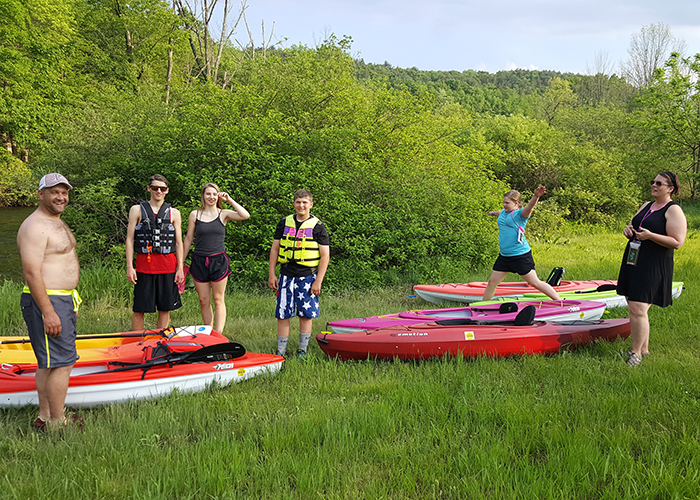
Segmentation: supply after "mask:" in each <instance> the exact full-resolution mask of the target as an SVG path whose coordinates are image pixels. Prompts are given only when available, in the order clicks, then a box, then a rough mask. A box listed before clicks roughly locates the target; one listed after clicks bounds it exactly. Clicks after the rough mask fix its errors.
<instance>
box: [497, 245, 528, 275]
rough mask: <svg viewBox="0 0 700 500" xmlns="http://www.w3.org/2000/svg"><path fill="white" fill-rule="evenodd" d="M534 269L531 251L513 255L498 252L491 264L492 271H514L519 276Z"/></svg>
mask: <svg viewBox="0 0 700 500" xmlns="http://www.w3.org/2000/svg"><path fill="white" fill-rule="evenodd" d="M533 269H535V261H534V260H533V258H532V251H529V252H528V253H524V254H522V255H515V256H513V257H504V256H503V255H501V254H498V258H497V259H496V262H495V263H494V265H493V270H494V271H499V272H502V273H515V274H519V275H520V276H525V275H526V274H527V273H529V272H530V271H532V270H533Z"/></svg>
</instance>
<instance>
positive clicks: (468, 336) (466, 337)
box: [464, 332, 474, 340]
mask: <svg viewBox="0 0 700 500" xmlns="http://www.w3.org/2000/svg"><path fill="white" fill-rule="evenodd" d="M464 340H474V332H464Z"/></svg>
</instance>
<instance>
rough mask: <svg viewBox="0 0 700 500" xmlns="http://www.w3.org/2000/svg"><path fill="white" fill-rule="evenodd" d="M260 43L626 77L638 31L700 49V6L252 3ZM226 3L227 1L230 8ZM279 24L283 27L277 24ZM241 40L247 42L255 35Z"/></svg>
mask: <svg viewBox="0 0 700 500" xmlns="http://www.w3.org/2000/svg"><path fill="white" fill-rule="evenodd" d="M246 1H247V5H248V7H247V9H246V19H247V21H248V26H249V28H250V31H251V34H252V36H253V39H254V40H255V43H256V45H257V46H260V45H261V42H262V40H263V36H262V25H263V23H264V27H265V38H266V39H267V38H269V37H270V33H271V30H273V29H274V31H272V43H275V42H282V46H283V47H290V46H292V45H306V46H308V47H315V46H316V45H318V43H320V42H322V41H323V40H324V39H325V38H326V37H327V36H328V35H329V34H334V35H335V36H336V37H338V38H342V37H343V36H345V35H347V36H349V37H352V40H353V42H352V46H351V50H350V53H351V55H352V56H353V57H355V58H357V59H363V60H364V61H365V62H367V63H375V64H383V63H385V62H388V63H389V64H391V65H392V66H394V67H401V68H412V67H416V68H418V69H420V70H443V71H449V70H457V71H464V70H468V69H474V70H483V71H488V72H490V73H495V72H497V71H500V70H511V69H516V68H525V69H539V70H554V71H559V72H574V73H584V74H585V73H588V72H589V71H590V70H592V69H594V68H595V67H596V64H595V63H596V60H598V61H600V60H601V59H602V60H603V61H605V62H606V63H607V64H606V66H609V67H610V68H611V71H610V73H612V72H618V73H619V71H618V70H619V63H620V62H622V61H624V60H626V59H627V57H628V55H627V49H628V47H629V45H630V40H631V37H632V35H633V34H634V33H639V32H640V31H641V29H642V27H644V26H648V25H650V24H657V23H663V24H666V25H667V26H668V27H669V28H670V30H671V33H672V34H673V35H674V37H676V38H678V39H683V40H684V41H685V43H686V47H687V50H686V53H692V54H695V53H696V52H700V2H698V1H697V0H585V1H582V0H481V1H476V0H422V1H418V0H246ZM220 3H223V2H220ZM273 24H274V25H273ZM236 38H238V39H239V40H240V41H247V35H246V33H245V29H243V30H241V29H239V30H238V32H237V34H236Z"/></svg>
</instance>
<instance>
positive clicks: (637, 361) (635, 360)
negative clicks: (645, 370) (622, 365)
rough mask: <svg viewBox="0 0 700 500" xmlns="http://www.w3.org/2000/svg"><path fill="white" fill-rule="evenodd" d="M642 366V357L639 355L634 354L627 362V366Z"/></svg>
mask: <svg viewBox="0 0 700 500" xmlns="http://www.w3.org/2000/svg"><path fill="white" fill-rule="evenodd" d="M641 364H642V357H641V356H640V355H639V354H635V353H632V355H631V356H630V357H629V359H628V360H627V366H639V365H641Z"/></svg>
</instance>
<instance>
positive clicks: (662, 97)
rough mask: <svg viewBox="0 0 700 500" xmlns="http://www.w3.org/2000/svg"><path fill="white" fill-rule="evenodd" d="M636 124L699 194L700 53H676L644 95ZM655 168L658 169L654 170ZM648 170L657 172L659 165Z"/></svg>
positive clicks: (694, 192)
mask: <svg viewBox="0 0 700 500" xmlns="http://www.w3.org/2000/svg"><path fill="white" fill-rule="evenodd" d="M640 103H641V104H642V108H641V109H640V111H639V113H638V114H637V117H636V118H637V119H636V124H637V126H638V128H639V130H640V131H641V133H642V135H643V137H645V138H647V139H648V140H649V141H651V146H652V147H653V148H655V149H656V152H657V154H658V155H659V156H660V157H661V158H662V159H663V160H664V163H666V165H667V166H668V168H669V169H670V170H680V171H681V172H683V173H684V174H685V175H684V177H685V179H686V181H687V182H688V185H689V186H690V193H691V196H692V197H693V198H697V196H698V183H699V182H700V53H699V54H696V55H695V56H694V57H692V58H690V57H687V58H682V57H681V56H680V54H678V53H673V54H672V55H671V58H670V59H669V60H668V61H667V62H666V64H665V66H664V67H663V68H658V69H657V70H656V71H655V72H654V77H653V79H652V81H651V83H650V84H649V86H648V88H647V89H646V91H645V92H644V93H643V94H642V95H641V97H640ZM651 168H653V169H656V170H651ZM651 168H649V169H647V170H648V172H647V174H648V175H647V177H648V178H653V176H654V175H656V173H658V172H657V170H658V169H659V165H658V164H655V165H653V167H651Z"/></svg>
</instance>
